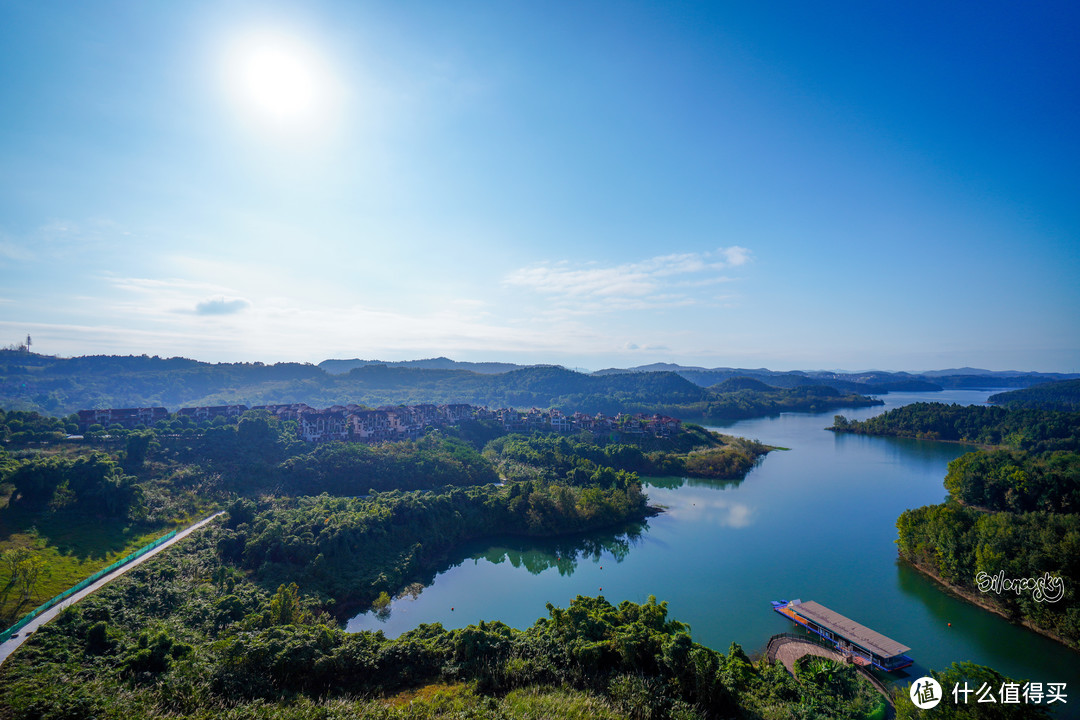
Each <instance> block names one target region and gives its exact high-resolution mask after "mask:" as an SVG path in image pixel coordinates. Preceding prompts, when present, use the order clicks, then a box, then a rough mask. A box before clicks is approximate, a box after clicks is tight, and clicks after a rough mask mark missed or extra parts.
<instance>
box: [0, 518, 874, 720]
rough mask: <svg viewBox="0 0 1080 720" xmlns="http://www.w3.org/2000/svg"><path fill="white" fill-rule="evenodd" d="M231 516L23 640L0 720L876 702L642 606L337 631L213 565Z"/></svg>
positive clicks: (824, 712)
mask: <svg viewBox="0 0 1080 720" xmlns="http://www.w3.org/2000/svg"><path fill="white" fill-rule="evenodd" d="M237 509H238V510H240V513H238V514H235V515H233V516H232V517H231V518H230V519H229V522H228V525H230V526H234V527H233V528H228V527H212V528H211V529H208V530H207V531H204V532H202V533H200V534H197V535H195V536H193V537H191V538H188V539H187V540H185V541H184V542H183V543H181V544H180V545H178V546H177V547H174V548H172V549H170V550H169V551H168V552H167V553H166V554H165V555H164V556H163V557H162V558H160V559H156V560H155V561H154V562H153V563H148V564H147V565H146V566H143V567H140V568H138V569H136V570H134V571H132V572H131V573H129V574H128V575H127V576H125V577H123V578H121V579H119V580H117V581H116V582H114V583H113V584H112V585H110V586H109V587H108V588H106V589H105V590H103V591H100V592H99V593H97V594H95V595H94V596H93V597H91V598H88V599H87V600H85V601H83V602H82V603H80V605H79V606H77V607H75V608H73V609H71V610H68V611H66V612H65V613H63V614H62V615H61V617H60V618H58V619H57V620H56V621H55V622H54V623H52V624H50V625H48V626H46V627H45V628H43V629H42V630H39V631H38V632H37V633H36V634H35V636H34V637H33V638H32V640H31V641H29V643H28V644H27V645H25V646H24V647H23V648H22V649H21V650H20V651H19V653H18V654H17V655H15V656H14V657H12V659H11V660H9V661H8V663H5V665H4V667H3V670H2V675H0V708H5V709H4V710H0V717H4V718H30V717H50V718H57V717H103V718H107V717H118V718H119V717H123V718H129V717H147V716H157V715H164V714H169V715H173V716H177V717H199V718H203V717H268V718H269V717H274V718H294V717H295V718H307V717H349V716H358V715H362V714H372V715H374V716H375V717H451V716H452V717H462V716H464V717H476V718H497V717H536V716H544V717H612V718H638V717H680V718H694V717H702V718H706V717H733V716H747V717H790V716H791V715H792V714H794V715H795V716H800V717H824V718H862V717H866V716H867V715H868V714H869V713H871V712H873V711H874V710H875V709H877V708H878V707H879V706H880V704H881V702H880V698H879V696H877V694H876V693H875V692H874V691H873V690H872V689H870V687H869V685H866V684H865V683H863V681H861V680H859V679H858V678H857V677H856V676H855V674H854V672H853V671H852V670H851V669H850V668H842V667H830V668H825V667H820V666H818V665H813V666H810V667H807V668H806V670H805V672H804V673H800V679H799V680H795V679H793V678H791V677H790V676H788V675H787V673H786V672H785V671H784V670H783V669H782V667H781V666H778V665H777V666H771V665H767V664H759V665H754V664H753V663H751V662H750V660H749V658H748V657H747V656H746V655H745V653H744V652H743V651H742V650H741V649H740V648H739V647H738V646H737V645H732V647H731V648H730V649H729V651H728V652H727V653H726V654H725V653H719V652H716V651H714V650H711V649H709V648H706V647H703V646H701V645H699V644H697V643H694V642H693V640H692V639H691V637H690V634H689V631H688V628H687V627H686V626H685V625H683V624H681V623H679V622H677V621H674V620H672V619H670V618H669V617H668V616H667V608H666V604H665V603H658V602H656V601H655V600H654V599H652V598H650V599H649V600H648V601H647V602H645V603H643V604H640V605H639V604H635V603H631V602H623V603H621V604H620V605H619V606H618V607H615V606H613V605H611V604H610V603H609V602H607V601H606V600H605V599H604V598H602V597H595V598H592V597H578V598H577V599H576V600H574V601H573V602H572V603H571V604H570V606H569V607H568V608H565V609H560V608H555V607H551V606H549V608H548V612H549V614H548V617H546V618H542V619H540V620H538V621H537V623H536V624H535V625H533V626H532V627H531V628H528V629H526V630H515V629H512V628H509V627H507V626H506V625H503V624H502V623H497V622H496V623H481V624H479V625H477V626H470V627H467V628H464V629H461V630H445V629H443V628H442V627H441V626H439V625H422V626H420V627H419V628H417V629H415V630H413V631H411V632H408V633H405V634H404V635H402V636H401V637H399V638H397V639H394V640H390V639H387V638H385V637H384V636H383V635H382V634H381V633H370V632H363V633H356V634H349V633H345V632H343V631H342V630H341V629H340V628H339V627H338V626H337V625H336V624H334V623H333V622H332V621H330V619H329V617H328V616H327V615H326V614H325V613H324V612H323V611H322V609H321V601H320V600H319V599H318V598H314V597H312V596H310V595H308V594H307V593H305V592H304V591H303V590H302V589H300V587H298V585H297V584H294V583H289V584H281V585H279V586H278V587H277V589H276V590H274V591H270V590H269V589H268V588H267V586H265V584H263V583H260V582H258V581H257V577H258V576H259V573H258V572H256V573H250V572H244V571H243V569H242V566H238V565H236V564H235V563H233V562H232V561H230V560H228V559H227V557H228V556H230V553H229V551H228V549H229V548H232V547H233V544H234V542H235V539H236V534H235V533H236V532H237V531H244V530H245V529H247V528H252V527H254V526H257V525H259V524H261V523H260V521H261V520H263V519H270V518H275V519H276V518H277V515H276V514H275V511H272V510H271V511H268V512H270V513H271V514H270V516H268V517H265V518H260V517H259V516H255V517H254V518H252V520H253V521H254V523H255V525H254V526H253V525H252V524H251V523H250V522H240V520H242V519H243V517H242V510H241V508H239V507H238V508H237ZM399 511H400V508H399V510H393V511H391V517H398V515H399ZM353 512H354V513H355V514H357V515H358V516H362V517H366V518H372V517H375V516H379V515H383V514H385V512H386V506H385V505H382V506H379V507H375V506H372V507H371V508H367V509H361V508H360V507H359V506H358V507H357V509H356V510H354V511H353ZM306 515H309V516H310V517H311V518H313V517H315V516H317V512H315V511H312V512H310V513H306ZM309 519H310V518H309ZM356 522H357V523H358V522H359V520H357V521H356ZM390 523H391V524H393V520H391V521H390ZM331 524H334V523H333V522H331ZM354 524H355V523H354ZM331 536H332V537H339V536H340V533H338V532H334V533H333V534H332V535H331ZM402 537H404V535H402ZM332 542H333V541H332ZM388 542H389V541H388ZM245 547H246V548H248V549H253V548H260V549H265V544H263V543H261V542H253V543H251V544H250V545H248V544H245ZM223 549H225V552H223ZM245 557H249V558H250V559H251V561H252V563H253V564H258V563H259V557H262V556H260V555H258V554H257V553H255V554H251V555H245ZM372 557H378V555H377V554H375V553H372ZM371 562H376V563H377V562H378V561H377V560H371ZM297 579H298V580H299V581H300V583H301V584H305V585H306V583H307V578H304V577H298V578H297Z"/></svg>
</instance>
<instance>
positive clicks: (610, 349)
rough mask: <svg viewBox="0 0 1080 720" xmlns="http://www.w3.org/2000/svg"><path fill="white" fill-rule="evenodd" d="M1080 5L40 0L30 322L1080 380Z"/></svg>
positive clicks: (265, 353) (291, 350)
mask: <svg viewBox="0 0 1080 720" xmlns="http://www.w3.org/2000/svg"><path fill="white" fill-rule="evenodd" d="M1078 21H1080V7H1077V6H1075V4H1072V3H1066V2H1048V3H1041V4H1038V5H1034V6H1032V5H1025V6H1019V5H1016V4H1014V3H1002V2H995V3H989V4H982V5H980V6H979V8H978V11H977V12H975V11H972V10H971V8H969V7H942V6H939V5H933V4H915V5H910V4H908V5H875V4H867V3H861V2H840V3H835V4H832V5H829V6H827V7H821V6H814V5H806V4H804V3H781V4H780V5H779V6H776V5H769V6H760V7H759V6H754V5H748V4H734V5H720V6H717V5H714V4H685V5H680V6H671V5H669V4H660V3H655V4H652V3H632V4H628V3H610V2H585V3H574V4H550V3H545V4H529V3H515V4H499V3H490V2H480V1H475V2H473V1H468V2H463V3H454V4H452V5H447V4H444V3H433V2H419V3H413V4H408V5H402V4H400V3H387V2H373V3H365V4H362V5H360V4H356V3H348V2H343V1H342V0H316V1H315V2H292V1H281V2H272V3H255V2H248V1H245V0H241V1H240V2H235V3H227V4H221V3H215V2H209V0H197V1H193V2H185V3H170V4H164V5H163V4H153V5H148V4H146V3H138V2H132V1H131V0H114V1H110V2H106V3H94V4H89V5H80V4H71V3H59V2H50V1H44V2H36V3H8V4H4V5H3V6H0V103H2V104H3V106H4V108H5V112H4V113H3V115H2V116H0V168H2V172H0V278H2V282H0V345H7V344H13V343H19V342H21V341H22V340H24V339H25V336H26V334H27V333H29V334H30V335H31V336H32V338H33V349H34V350H35V351H40V352H42V353H45V354H59V355H65V356H73V355H86V354H136V355H139V354H148V355H155V354H157V355H161V356H185V357H193V358H198V359H200V360H203V361H208V362H220V361H226V362H236V361H247V362H254V361H262V362H277V361H299V362H319V361H321V360H323V359H326V358H354V357H361V358H384V359H385V358H422V357H436V356H440V355H445V356H447V357H453V358H455V359H457V360H461V361H471V362H478V361H479V362H487V361H496V362H498V361H501V362H514V363H519V364H530V363H551V364H560V365H564V366H567V367H581V368H591V369H601V368H606V367H631V366H639V365H646V364H650V363H653V362H677V363H679V364H683V365H694V366H702V367H725V366H726V367H767V368H770V369H774V370H790V369H803V370H805V369H808V368H817V367H873V368H894V369H909V368H936V369H942V368H951V367H964V366H970V367H977V368H986V369H989V370H996V371H1000V370H1018V369H1019V370H1025V369H1031V370H1033V371H1041V372H1065V373H1069V372H1078V371H1080V312H1078V310H1080V283H1077V282H1076V277H1077V276H1078V275H1080V242H1078V239H1080V203H1077V198H1078V197H1080V138H1078V136H1077V133H1076V131H1075V125H1076V117H1077V116H1078V110H1080V55H1078V54H1077V53H1076V52H1075V45H1074V41H1073V37H1072V34H1073V33H1072V31H1073V28H1075V27H1077V23H1078ZM909 371H911V370H909ZM911 372H915V371H911Z"/></svg>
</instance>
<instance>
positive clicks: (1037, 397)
mask: <svg viewBox="0 0 1080 720" xmlns="http://www.w3.org/2000/svg"><path fill="white" fill-rule="evenodd" d="M988 402H991V403H993V404H995V405H1000V406H1001V407H1007V408H1012V409H1016V408H1039V409H1042V410H1061V411H1064V412H1077V411H1080V380H1062V381H1060V382H1051V383H1041V384H1039V385H1033V386H1032V387H1029V388H1024V389H1022V390H1013V391H1011V392H1006V393H998V394H997V395H991V396H990V399H989V401H988Z"/></svg>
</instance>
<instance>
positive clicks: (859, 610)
mask: <svg viewBox="0 0 1080 720" xmlns="http://www.w3.org/2000/svg"><path fill="white" fill-rule="evenodd" d="M990 394H991V393H990V392H985V391H946V392H942V393H928V394H921V393H894V394H890V395H886V396H884V397H883V398H882V399H884V400H885V401H886V405H885V407H884V408H882V407H875V408H864V409H860V410H844V411H840V412H842V413H843V414H844V415H846V416H848V417H849V418H853V419H863V418H866V417H871V416H873V415H876V414H878V413H880V412H883V411H884V410H886V409H888V408H890V407H896V406H898V405H904V404H908V403H911V402H917V401H921V400H929V401H942V402H959V403H963V404H968V403H976V402H983V401H985V399H986V397H987V396H988V395H990ZM834 414H835V411H834V412H828V413H820V414H802V413H787V414H784V415H780V416H778V417H771V418H761V419H756V420H747V421H740V422H737V423H733V424H731V425H727V426H724V427H718V428H716V429H718V430H720V431H721V432H725V433H729V434H733V435H741V436H744V437H750V438H756V439H758V440H761V441H762V442H764V443H767V444H770V445H778V446H783V447H786V448H790V449H789V450H786V451H774V452H772V453H769V455H768V456H766V457H765V459H764V460H762V461H761V463H760V464H759V465H758V467H756V468H755V469H754V470H753V471H752V472H751V473H750V474H749V475H748V476H747V478H746V480H744V481H742V482H740V483H709V482H702V481H696V480H684V479H681V478H656V479H651V480H649V481H648V483H649V487H648V495H649V499H650V502H651V503H652V504H654V505H662V506H664V507H665V511H664V512H663V513H662V514H660V515H658V516H657V517H654V518H650V519H649V520H648V522H647V523H645V524H644V525H643V526H632V527H628V528H622V529H619V530H618V531H609V532H606V533H598V534H593V535H589V536H581V537H575V538H569V539H562V540H559V541H537V540H531V539H521V538H499V539H496V540H489V541H486V542H483V543H474V544H472V545H469V546H466V547H462V548H459V551H458V553H457V554H456V555H455V556H454V557H452V558H451V561H450V562H449V563H448V567H447V569H446V570H444V571H443V572H441V573H439V574H438V575H437V576H436V577H435V579H434V581H433V582H432V583H431V584H430V585H429V586H428V587H426V588H424V589H423V591H422V592H421V593H420V594H419V595H418V596H417V597H416V598H410V597H405V598H402V599H399V600H395V601H394V602H393V604H392V605H391V608H390V614H389V617H386V618H378V617H376V616H375V615H374V614H371V613H364V614H361V615H358V616H357V617H355V618H353V619H352V620H350V621H349V623H348V629H349V630H351V631H358V630H382V631H383V632H385V633H386V634H387V635H388V636H392V637H393V636H397V635H399V634H401V633H402V632H405V631H406V630H409V629H411V628H413V627H416V626H417V625H418V624H420V623H428V622H440V623H442V624H443V625H444V626H445V627H447V628H459V627H464V626H466V625H469V624H473V623H476V622H479V621H480V620H501V621H503V622H505V623H507V624H508V625H511V626H514V627H518V628H524V627H528V626H529V625H531V624H532V623H533V622H534V621H535V620H536V618H538V617H540V616H543V615H546V613H547V611H546V609H545V604H546V603H549V602H550V603H553V604H555V605H558V606H562V607H565V606H566V605H567V604H568V603H569V602H570V600H571V599H572V598H574V597H575V596H576V595H579V594H582V595H597V594H602V595H604V597H606V598H607V599H608V600H609V601H610V602H612V603H614V604H618V603H619V602H620V601H622V600H632V601H634V602H643V601H645V599H646V598H647V597H648V596H649V595H655V596H656V597H657V598H658V599H659V600H666V601H668V604H669V608H670V613H671V615H672V616H673V617H675V618H677V619H679V620H681V621H683V622H687V623H689V624H690V626H691V630H692V635H693V637H694V640H696V641H697V642H700V643H703V644H705V645H708V646H710V647H713V648H716V649H718V650H724V651H726V650H727V648H728V645H729V644H730V643H731V642H732V641H734V642H738V643H739V644H740V645H742V646H743V647H744V649H746V650H747V651H748V652H754V651H760V650H761V649H762V648H763V647H764V644H765V643H766V642H767V641H768V639H769V636H771V635H773V634H775V633H779V632H787V631H790V630H791V629H792V626H791V624H790V623H788V622H787V621H786V620H784V619H783V618H781V617H780V616H779V615H777V614H775V613H773V612H772V611H771V609H770V606H769V601H770V600H774V599H781V598H784V599H792V598H802V599H804V600H816V601H818V602H820V603H822V604H823V605H825V606H827V607H829V608H831V609H833V610H835V611H837V612H839V613H841V614H844V615H847V616H848V617H851V618H852V619H854V620H856V621H858V622H861V623H863V624H864V625H868V626H869V627H871V628H873V629H875V630H877V631H878V632H881V633H883V634H885V635H887V636H889V637H891V638H893V639H895V640H897V641H899V642H901V643H903V644H905V645H908V646H910V647H911V651H910V652H909V653H908V654H909V655H911V656H912V657H913V658H915V660H916V663H917V664H916V666H915V667H914V668H912V669H910V670H909V672H911V673H913V674H912V676H911V677H919V676H920V675H922V674H923V671H924V670H925V668H927V667H933V668H944V667H946V666H948V665H949V664H950V663H952V662H954V661H962V660H968V661H972V662H976V663H980V664H984V665H989V666H991V667H994V668H995V669H997V670H999V671H1001V672H1003V673H1005V674H1007V675H1011V676H1013V677H1016V678H1021V679H1030V680H1033V681H1041V682H1043V683H1050V682H1065V683H1068V687H1069V688H1071V689H1072V690H1073V692H1075V693H1077V695H1076V698H1075V699H1073V700H1072V701H1071V702H1070V703H1069V704H1068V706H1066V708H1065V709H1066V710H1068V711H1069V712H1068V713H1067V715H1069V716H1072V715H1073V714H1074V712H1073V710H1072V708H1073V707H1077V706H1080V654H1077V653H1074V652H1072V651H1070V650H1068V649H1067V648H1065V647H1063V646H1061V645H1059V644H1058V643H1055V642H1053V641H1051V640H1048V639H1046V638H1043V637H1042V636H1040V635H1037V634H1035V633H1033V632H1031V631H1029V630H1026V629H1024V628H1022V627H1018V626H1014V625H1012V624H1010V623H1008V622H1007V621H1005V620H1004V619H1002V618H999V617H997V616H996V615H993V614H991V613H988V612H986V611H984V610H981V609H979V608H977V607H975V606H973V605H970V604H968V603H965V602H963V601H961V600H957V599H955V598H953V597H952V596H950V595H948V594H947V593H945V592H943V591H941V590H940V589H939V588H938V586H937V585H936V584H935V583H933V582H932V581H930V580H928V579H926V578H925V577H923V576H922V575H920V574H919V573H917V572H915V571H913V570H911V569H910V568H909V567H906V566H904V565H901V564H899V563H898V562H897V560H896V546H895V544H894V542H893V541H894V540H895V539H896V526H895V522H896V518H897V516H899V514H900V513H901V512H903V511H904V510H905V509H907V508H913V507H918V506H921V505H927V504H931V503H939V502H941V501H942V500H943V499H944V497H945V489H944V487H943V486H942V480H943V478H944V476H945V472H946V466H947V464H948V462H949V461H950V460H952V459H954V458H956V457H958V456H959V455H961V454H963V453H965V452H967V451H968V450H969V448H967V447H965V446H961V445H957V444H949V443H939V442H928V441H916V440H897V439H890V438H872V437H864V436H856V435H837V434H834V433H831V432H828V431H826V430H824V429H823V428H825V427H826V426H827V425H831V424H832V416H833V415H834ZM949 623H952V626H951V627H949ZM1058 707H1060V704H1059V705H1058Z"/></svg>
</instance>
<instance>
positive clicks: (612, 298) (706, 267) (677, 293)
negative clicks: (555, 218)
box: [503, 245, 752, 314]
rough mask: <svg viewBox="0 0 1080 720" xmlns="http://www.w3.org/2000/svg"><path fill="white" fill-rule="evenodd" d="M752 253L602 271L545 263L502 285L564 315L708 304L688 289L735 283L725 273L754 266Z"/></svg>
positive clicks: (652, 261) (683, 256)
mask: <svg viewBox="0 0 1080 720" xmlns="http://www.w3.org/2000/svg"><path fill="white" fill-rule="evenodd" d="M751 258H752V256H751V253H750V251H749V250H747V249H746V248H744V247H740V246H738V245H733V246H731V247H727V248H720V249H718V250H715V251H713V252H705V253H680V254H673V255H660V256H657V257H654V258H649V259H647V260H642V261H640V262H634V263H624V264H621V265H615V266H611V267H603V266H601V265H598V264H595V263H589V264H587V265H585V266H584V267H580V266H579V267H575V266H573V265H571V264H570V263H569V262H566V261H562V262H557V263H542V264H539V265H533V266H531V267H526V268H521V269H518V270H515V271H514V272H512V273H510V274H509V275H507V276H506V278H505V279H504V280H503V283H504V284H505V285H508V286H512V287H519V288H524V289H526V290H531V291H533V292H535V293H538V294H541V295H546V296H549V297H550V298H551V299H552V300H553V302H554V305H553V307H556V308H558V309H559V310H561V311H562V312H563V313H564V314H591V313H594V312H611V311H620V310H641V309H647V308H653V307H679V306H685V305H693V304H698V303H699V302H704V300H703V299H701V298H697V297H695V296H694V295H692V294H691V293H689V292H688V291H687V288H694V287H707V286H710V285H714V284H717V283H722V282H731V281H732V278H730V277H728V276H726V275H717V274H716V273H718V272H719V271H721V270H725V269H729V268H735V267H739V266H742V265H745V264H746V263H748V262H750V260H751Z"/></svg>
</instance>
